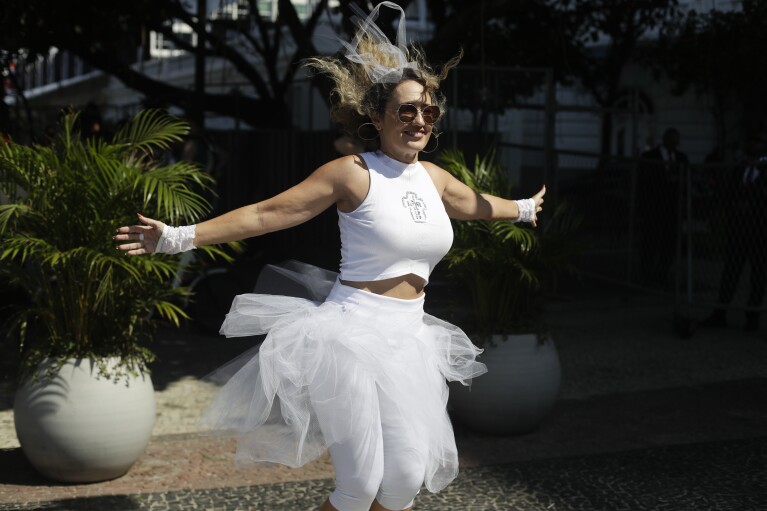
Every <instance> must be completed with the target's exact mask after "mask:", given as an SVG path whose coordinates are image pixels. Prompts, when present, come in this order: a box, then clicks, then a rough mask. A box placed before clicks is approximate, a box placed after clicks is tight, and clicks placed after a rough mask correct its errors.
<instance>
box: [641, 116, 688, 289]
mask: <svg viewBox="0 0 767 511" xmlns="http://www.w3.org/2000/svg"><path fill="white" fill-rule="evenodd" d="M679 142H680V135H679V130H677V129H676V128H668V129H667V130H666V131H665V132H664V133H663V141H662V143H661V144H660V145H659V146H657V147H655V148H654V149H651V150H649V151H646V152H644V153H643V154H642V161H641V164H640V167H639V176H638V179H637V183H638V187H637V193H638V197H637V199H638V200H637V204H638V205H639V206H640V208H641V209H640V215H641V217H640V218H641V224H640V228H639V255H640V272H641V277H642V280H643V282H644V283H646V284H659V285H661V287H665V286H667V285H668V284H669V283H670V282H669V275H670V270H671V268H672V267H673V265H674V261H675V255H676V249H677V234H678V231H679V225H678V224H679V207H680V200H679V199H680V196H679V191H680V182H681V178H682V172H683V171H684V169H685V168H687V167H688V166H689V164H690V163H689V161H688V159H687V155H686V154H684V153H683V152H681V151H679Z"/></svg>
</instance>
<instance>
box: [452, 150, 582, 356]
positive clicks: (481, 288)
mask: <svg viewBox="0 0 767 511" xmlns="http://www.w3.org/2000/svg"><path fill="white" fill-rule="evenodd" d="M439 163H440V165H441V166H442V167H443V168H445V170H447V171H448V172H450V173H451V174H452V175H453V176H454V177H455V178H456V179H458V180H459V181H460V182H461V183H463V184H465V185H466V186H468V187H469V188H471V189H472V190H474V191H475V192H477V193H480V194H490V195H495V196H499V197H505V198H510V197H513V195H514V194H513V187H512V184H511V183H510V181H509V178H508V174H507V172H506V170H505V169H504V168H503V167H501V166H500V164H499V163H498V161H497V159H496V157H495V152H494V151H490V152H488V153H487V154H486V155H484V156H482V157H480V156H477V157H475V159H474V163H473V165H472V166H469V165H468V164H467V162H466V159H465V157H464V155H463V153H461V152H460V151H456V150H446V151H444V152H443V153H441V157H440V160H439ZM547 206H548V203H547ZM548 209H550V208H548ZM543 225H544V227H543V228H542V229H539V230H538V231H534V230H533V229H532V228H531V227H529V226H527V225H521V224H515V223H513V222H509V221H486V220H473V221H454V222H453V230H454V243H453V248H452V249H451V250H450V251H449V252H448V254H447V255H446V256H445V260H446V262H447V263H448V270H449V272H450V274H451V276H452V277H453V279H454V281H456V282H458V283H459V285H461V286H462V287H463V288H464V289H465V290H466V292H467V293H466V294H467V295H468V296H469V297H470V304H469V305H470V307H471V310H472V317H471V318H470V320H469V321H470V322H471V323H473V324H471V325H470V329H472V331H474V332H476V333H477V334H478V335H479V336H480V338H479V341H480V342H482V340H483V339H484V338H485V337H486V336H488V335H489V334H494V333H504V334H506V333H511V332H517V331H522V332H524V331H527V332H529V331H535V332H541V330H542V325H541V321H542V318H541V311H540V309H541V301H542V297H541V293H542V285H541V278H542V276H545V275H547V274H550V273H552V272H555V271H560V270H568V269H572V268H573V265H572V262H571V261H572V258H573V256H574V255H575V254H577V252H578V247H579V244H578V230H579V229H578V228H579V220H578V217H577V215H574V214H573V212H572V211H571V210H569V209H568V208H567V207H566V206H564V205H560V206H559V207H556V208H554V214H553V216H552V217H550V218H548V217H547V219H546V221H545V222H543Z"/></svg>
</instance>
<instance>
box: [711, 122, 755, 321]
mask: <svg viewBox="0 0 767 511" xmlns="http://www.w3.org/2000/svg"><path fill="white" fill-rule="evenodd" d="M718 188H719V192H720V197H721V198H722V200H723V201H725V207H726V209H725V211H726V221H725V229H726V231H725V233H726V234H725V235H726V240H725V243H724V247H725V259H724V267H723V269H722V276H721V280H720V283H719V297H718V304H719V306H718V307H717V308H716V309H714V311H713V312H712V313H711V314H710V315H709V316H708V317H707V318H706V319H705V320H704V321H703V322H702V325H703V326H704V327H709V328H721V327H724V326H727V310H726V307H727V306H728V305H730V303H731V302H732V299H733V297H734V296H735V291H736V289H737V287H738V282H739V281H740V277H741V274H742V273H743V269H744V268H745V267H746V266H747V265H748V267H749V268H750V272H751V276H750V292H749V297H748V302H747V304H746V305H747V310H746V322H745V326H744V329H745V330H746V331H747V332H749V331H755V330H757V329H758V328H759V311H758V309H759V307H761V305H762V302H763V301H764V292H765V285H767V129H762V130H759V131H757V132H756V133H755V134H754V135H752V136H750V137H749V138H748V139H747V140H746V142H745V144H744V145H743V157H742V162H741V163H740V164H739V165H737V166H736V167H735V170H734V171H733V172H731V173H729V175H728V176H727V177H726V178H725V180H724V181H723V182H722V183H721V184H720V186H719V187H718Z"/></svg>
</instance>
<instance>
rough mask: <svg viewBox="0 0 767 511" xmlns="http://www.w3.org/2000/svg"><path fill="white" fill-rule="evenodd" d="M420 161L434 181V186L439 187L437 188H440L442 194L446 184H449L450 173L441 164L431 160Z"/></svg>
mask: <svg viewBox="0 0 767 511" xmlns="http://www.w3.org/2000/svg"><path fill="white" fill-rule="evenodd" d="M420 163H421V165H422V166H423V168H424V169H425V170H426V172H427V173H428V174H429V177H430V178H431V180H432V181H433V182H434V186H435V187H436V188H437V190H439V192H440V195H441V193H442V191H443V190H444V189H445V186H447V182H448V179H449V178H450V173H449V172H448V171H446V170H445V169H443V168H442V167H440V166H439V165H436V164H434V163H432V162H430V161H422V162H420Z"/></svg>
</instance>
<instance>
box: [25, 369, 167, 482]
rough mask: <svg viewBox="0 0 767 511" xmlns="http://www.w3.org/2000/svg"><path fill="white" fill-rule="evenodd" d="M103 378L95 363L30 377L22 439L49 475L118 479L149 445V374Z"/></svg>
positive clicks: (36, 463) (151, 399)
mask: <svg viewBox="0 0 767 511" xmlns="http://www.w3.org/2000/svg"><path fill="white" fill-rule="evenodd" d="M114 362H115V361H114V360H110V361H109V363H110V364H114ZM44 368H45V363H44V364H42V365H41V366H40V369H39V370H40V371H42V370H44ZM97 374H98V369H97V368H96V367H95V365H94V364H93V363H92V362H91V360H89V359H84V360H70V361H68V362H67V363H66V364H65V365H64V366H63V367H62V368H61V369H60V370H59V371H58V373H57V375H56V376H55V377H54V378H52V379H50V380H49V379H47V378H45V377H41V378H40V381H38V382H34V381H32V380H31V379H28V380H27V381H26V382H25V383H24V384H23V385H22V386H21V387H20V388H19V389H18V391H17V392H16V397H15V401H14V405H13V409H14V421H15V425H16V435H17V436H18V438H19V442H20V443H21V448H22V450H23V451H24V454H25V455H26V457H27V459H28V460H29V461H30V463H31V464H32V465H33V466H34V467H35V468H36V469H37V470H38V471H39V472H40V473H41V474H43V475H44V476H46V477H49V478H51V479H55V480H57V481H65V482H78V483H83V482H96V481H105V480H108V479H114V478H116V477H120V476H122V475H123V474H125V473H126V472H127V471H128V469H129V468H130V467H131V465H133V463H134V462H135V461H136V460H137V459H138V458H139V456H141V454H142V453H143V452H144V449H145V448H146V446H147V444H148V443H149V438H150V437H151V434H152V427H153V426H154V420H155V397H154V389H153V387H152V380H151V378H150V377H149V375H148V374H143V375H140V376H138V377H136V378H134V377H129V378H128V380H127V382H126V380H125V378H123V379H121V380H120V381H118V382H116V383H115V382H113V381H111V380H109V379H106V378H103V377H102V378H96V376H97Z"/></svg>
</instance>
